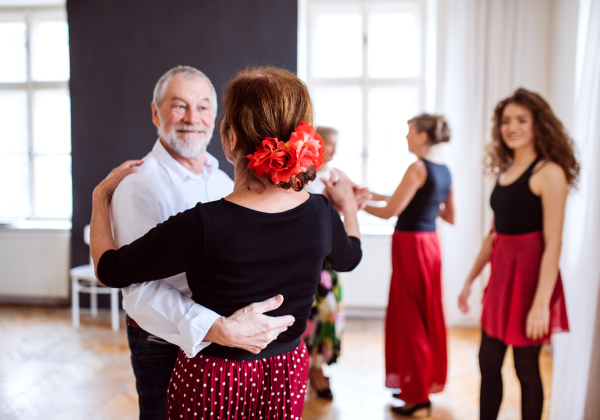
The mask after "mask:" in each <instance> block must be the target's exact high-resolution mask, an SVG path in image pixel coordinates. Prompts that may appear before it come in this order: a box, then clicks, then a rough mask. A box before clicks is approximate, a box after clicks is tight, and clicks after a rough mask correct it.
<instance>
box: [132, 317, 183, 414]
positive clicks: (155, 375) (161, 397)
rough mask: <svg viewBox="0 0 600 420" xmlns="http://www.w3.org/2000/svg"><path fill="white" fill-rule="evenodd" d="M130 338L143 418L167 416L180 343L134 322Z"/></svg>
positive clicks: (136, 385)
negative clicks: (164, 337)
mask: <svg viewBox="0 0 600 420" xmlns="http://www.w3.org/2000/svg"><path fill="white" fill-rule="evenodd" d="M127 338H128V341H129V349H130V350H131V366H132V367H133V373H134V375H135V387H136V388H137V392H138V397H139V405H140V420H164V419H165V418H166V417H167V390H168V388H169V381H170V380H171V373H172V372H173V368H174V367H175V362H176V361H177V354H178V353H179V347H178V346H176V345H174V344H171V343H168V342H166V341H165V340H163V339H162V338H159V337H156V336H155V335H152V334H150V333H148V332H146V331H144V330H143V329H141V328H136V327H132V326H130V325H128V326H127Z"/></svg>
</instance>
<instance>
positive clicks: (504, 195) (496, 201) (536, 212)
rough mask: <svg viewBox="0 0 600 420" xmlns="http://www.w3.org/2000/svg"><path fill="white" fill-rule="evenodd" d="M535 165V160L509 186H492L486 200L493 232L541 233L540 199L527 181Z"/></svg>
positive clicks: (504, 233) (536, 161) (510, 233)
mask: <svg viewBox="0 0 600 420" xmlns="http://www.w3.org/2000/svg"><path fill="white" fill-rule="evenodd" d="M538 162H539V158H538V159H536V160H535V161H534V162H533V163H532V164H531V166H529V168H527V170H526V171H525V172H523V175H521V176H520V177H519V179H517V180H516V181H515V182H513V183H512V184H509V185H500V184H499V183H498V181H497V182H496V186H495V187H494V190H493V191H492V195H491V197H490V205H491V206H492V210H494V224H495V228H496V232H498V233H501V234H503V235H519V234H523V233H530V232H537V231H540V230H542V228H543V223H542V222H543V215H542V199H541V198H540V197H538V196H537V195H535V194H534V193H532V192H531V189H530V188H529V178H531V175H533V173H534V172H533V169H534V168H535V165H536V164H537V163H538Z"/></svg>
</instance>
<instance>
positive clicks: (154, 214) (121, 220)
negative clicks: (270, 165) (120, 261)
mask: <svg viewBox="0 0 600 420" xmlns="http://www.w3.org/2000/svg"><path fill="white" fill-rule="evenodd" d="M232 191H233V181H232V180H231V179H230V178H229V177H228V176H227V174H225V172H223V171H222V170H220V169H219V162H218V160H217V159H216V158H215V157H213V156H211V155H210V154H209V153H208V152H207V153H206V158H205V161H204V168H203V170H202V174H200V175H198V174H195V173H193V172H191V171H189V170H188V169H186V168H185V167H183V166H182V165H181V164H180V163H179V162H177V161H176V160H175V159H174V158H173V157H172V156H171V155H170V154H169V152H167V150H166V149H165V147H164V146H163V145H162V144H161V142H160V140H157V141H156V144H155V145H154V147H153V148H152V151H151V152H150V153H149V154H148V155H147V156H146V157H144V164H143V165H141V166H140V167H139V168H138V171H137V172H136V173H133V174H131V175H128V176H127V177H125V178H124V179H123V181H122V182H121V183H120V184H119V186H118V187H117V189H116V190H115V193H114V195H113V198H112V202H111V216H112V225H113V233H114V236H115V240H116V242H117V246H119V247H121V246H123V245H127V244H129V243H131V242H133V241H134V240H136V239H137V238H139V237H141V236H143V235H144V234H145V233H146V232H148V231H149V230H150V229H152V228H153V227H155V226H156V225H157V224H159V223H162V222H164V221H165V220H167V219H168V218H169V217H171V216H173V215H175V214H177V213H180V212H182V211H184V210H187V209H189V208H192V207H194V206H195V205H196V204H197V203H198V202H202V203H205V202H208V201H215V200H219V199H221V198H223V197H225V196H226V195H228V194H230V193H231V192H232ZM121 291H122V292H123V307H124V308H125V311H126V312H127V314H128V315H129V316H130V317H131V318H133V319H134V320H135V321H136V322H137V323H138V324H139V325H140V327H142V328H143V329H144V330H146V331H148V332H149V333H151V334H154V335H156V336H158V337H160V338H162V339H164V340H167V341H169V342H170V343H173V344H175V345H177V346H179V347H180V348H181V349H183V351H185V353H186V355H187V356H188V357H194V356H195V355H196V354H198V352H199V351H200V350H202V349H203V348H205V347H206V346H208V345H209V344H210V343H207V342H203V341H202V340H203V339H204V336H205V335H206V333H207V332H208V330H209V329H210V327H211V326H212V324H213V323H214V322H215V320H216V319H217V318H218V317H219V315H218V314H216V313H215V312H213V311H211V310H210V309H207V308H205V307H204V306H201V305H198V304H196V303H195V302H194V301H193V300H192V298H191V295H192V293H191V291H190V289H189V287H188V283H187V278H186V275H185V273H182V274H178V275H176V276H173V277H169V278H167V279H164V280H157V281H151V282H147V283H140V284H134V285H132V286H129V287H126V288H124V289H121Z"/></svg>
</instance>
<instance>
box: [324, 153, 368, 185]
mask: <svg viewBox="0 0 600 420" xmlns="http://www.w3.org/2000/svg"><path fill="white" fill-rule="evenodd" d="M329 165H330V166H331V167H332V168H337V169H340V170H341V171H342V172H344V173H345V174H346V175H348V176H349V177H350V179H351V180H352V181H354V182H356V183H357V184H360V183H361V182H362V159H361V155H342V154H340V153H337V152H336V154H335V157H334V158H333V160H332V161H331V162H330V163H329Z"/></svg>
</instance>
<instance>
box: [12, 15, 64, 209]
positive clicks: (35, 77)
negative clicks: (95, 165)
mask: <svg viewBox="0 0 600 420" xmlns="http://www.w3.org/2000/svg"><path fill="white" fill-rule="evenodd" d="M0 39H1V40H2V42H1V43H0V127H2V130H1V131H0V197H1V198H0V219H15V218H29V219H69V218H70V217H71V213H72V200H73V199H72V193H71V188H72V187H71V103H70V96H69V38H68V27H67V21H66V12H65V11H64V8H43V9H42V8H39V9H38V8H31V9H11V10H8V9H0Z"/></svg>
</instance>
